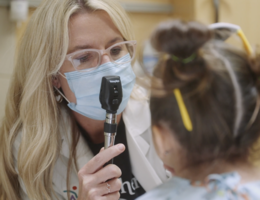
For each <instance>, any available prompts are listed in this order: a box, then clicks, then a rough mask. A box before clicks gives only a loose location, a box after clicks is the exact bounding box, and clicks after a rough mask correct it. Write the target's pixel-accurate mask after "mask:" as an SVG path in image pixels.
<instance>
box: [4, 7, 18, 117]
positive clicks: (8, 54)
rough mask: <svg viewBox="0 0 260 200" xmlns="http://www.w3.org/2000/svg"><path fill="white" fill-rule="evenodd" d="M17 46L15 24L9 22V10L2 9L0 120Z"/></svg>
mask: <svg viewBox="0 0 260 200" xmlns="http://www.w3.org/2000/svg"><path fill="white" fill-rule="evenodd" d="M15 45H16V32H15V24H14V23H12V22H10V20H9V11H8V8H7V7H0V119H2V117H3V116H4V107H5V99H6V94H7V91H8V87H9V82H10V77H11V73H12V70H13V63H14V54H15ZM0 121H1V120H0Z"/></svg>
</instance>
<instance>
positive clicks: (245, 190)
mask: <svg viewBox="0 0 260 200" xmlns="http://www.w3.org/2000/svg"><path fill="white" fill-rule="evenodd" d="M239 182H240V176H239V174H238V173H236V172H233V173H227V174H212V175H209V176H208V178H207V180H206V181H205V183H203V184H202V183H195V184H192V183H191V182H190V181H189V180H186V179H182V178H178V177H173V178H172V179H171V180H170V181H168V182H167V183H164V184H162V185H160V186H159V187H157V188H155V189H154V190H152V191H149V192H147V193H146V194H145V195H143V196H142V197H140V198H138V200H148V199H149V200H153V199H156V200H173V199H178V200H191V199H192V200H194V199H196V200H197V199H198V200H213V199H214V200H228V199H230V198H231V199H250V200H256V199H257V200H258V199H260V180H259V181H257V182H252V183H248V184H243V185H240V184H239Z"/></svg>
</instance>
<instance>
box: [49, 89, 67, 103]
mask: <svg viewBox="0 0 260 200" xmlns="http://www.w3.org/2000/svg"><path fill="white" fill-rule="evenodd" d="M53 87H54V89H55V90H56V91H57V92H58V93H59V94H60V95H61V96H62V97H63V98H64V99H65V100H66V101H67V102H68V103H70V101H69V100H68V99H67V98H66V97H65V95H64V94H63V93H62V92H61V91H60V90H59V89H58V88H56V87H55V86H53Z"/></svg>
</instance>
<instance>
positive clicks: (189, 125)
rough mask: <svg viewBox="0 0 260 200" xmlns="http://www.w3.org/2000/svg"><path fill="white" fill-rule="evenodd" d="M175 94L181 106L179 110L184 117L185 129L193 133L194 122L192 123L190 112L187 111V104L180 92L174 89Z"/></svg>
mask: <svg viewBox="0 0 260 200" xmlns="http://www.w3.org/2000/svg"><path fill="white" fill-rule="evenodd" d="M173 94H174V95H175V98H176V100H177V103H178V106H179V109H180V113H181V117H182V121H183V124H184V126H185V128H186V129H187V130H188V131H192V129H193V127H192V122H191V119H190V116H189V113H188V110H187V108H186V106H185V103H184V101H183V98H182V95H181V92H180V90H179V89H174V90H173Z"/></svg>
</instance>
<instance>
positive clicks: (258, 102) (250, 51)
mask: <svg viewBox="0 0 260 200" xmlns="http://www.w3.org/2000/svg"><path fill="white" fill-rule="evenodd" d="M237 34H238V36H239V37H240V38H241V40H242V42H243V44H244V47H245V49H246V51H247V54H248V55H252V54H253V49H252V47H251V45H250V44H249V42H248V40H247V38H246V36H245V34H244V32H243V31H242V30H241V29H239V30H238V31H237ZM259 109H260V96H259V95H257V100H256V107H255V110H254V113H253V115H252V117H251V119H250V120H249V122H248V124H247V126H246V129H249V128H250V126H252V124H253V123H254V122H255V120H256V117H257V115H258V113H259Z"/></svg>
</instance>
